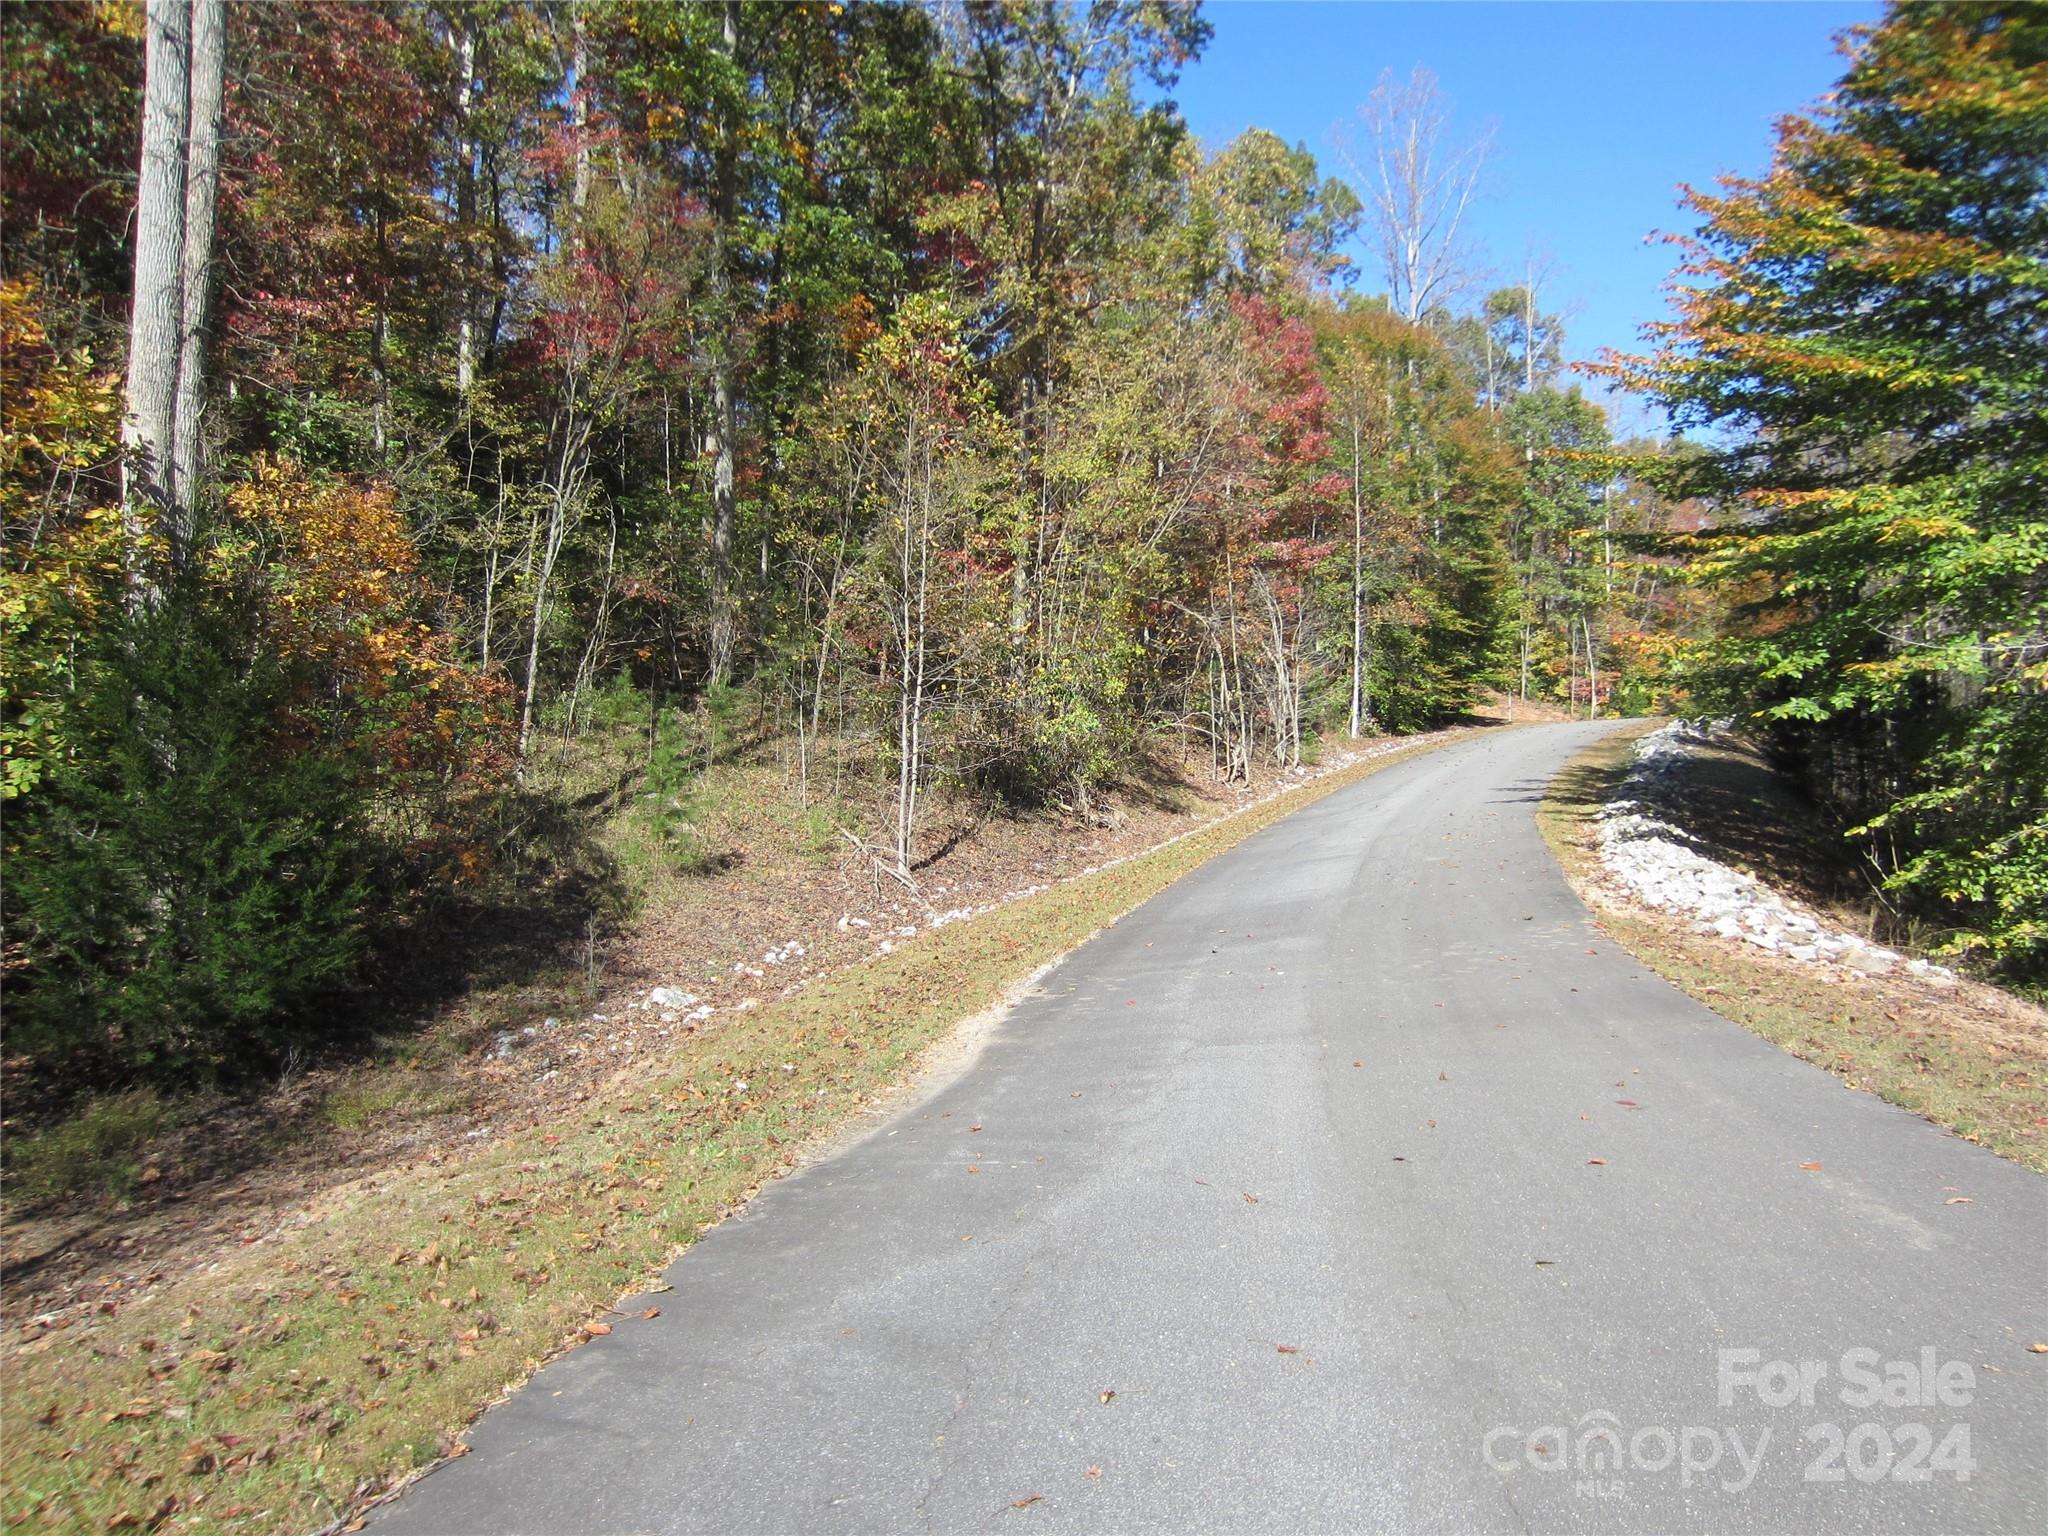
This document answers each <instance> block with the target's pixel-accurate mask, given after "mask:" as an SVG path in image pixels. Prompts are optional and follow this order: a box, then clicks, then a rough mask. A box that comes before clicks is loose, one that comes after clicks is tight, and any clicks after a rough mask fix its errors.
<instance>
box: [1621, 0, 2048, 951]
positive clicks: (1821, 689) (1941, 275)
mask: <svg viewBox="0 0 2048 1536" xmlns="http://www.w3.org/2000/svg"><path fill="white" fill-rule="evenodd" d="M2044 177H2048V20H2044V17H2043V15H2042V13H2041V12H2040V11H2039V9H2038V8H2034V7H2028V6H2010V5H1992V6H1962V5H1946V4H1944V5H1916V6H1910V7H1907V6H1899V7H1895V8H1894V9H1892V10H1891V11H1890V12H1889V13H1888V14H1887V15H1886V17H1885V19H1884V20H1883V22H1882V23H1881V24H1879V25H1878V26H1876V27H1875V28H1873V29H1870V30H1868V31H1867V32H1863V33H1860V34H1858V35H1856V36H1855V37H1854V38H1853V40H1852V44H1851V49H1850V66H1849V70H1848V74H1847V76H1846V77H1845V79H1844V81H1843V83H1842V86H1841V89H1840V90H1839V92H1838V93H1837V94H1836V96H1835V97H1834V98H1832V99H1831V100H1830V102H1829V104H1828V105H1826V106H1825V107H1823V108H1821V109H1819V110H1817V111H1815V112H1814V113H1812V114H1810V115H1808V116H1804V117H1795V118H1790V119H1788V120H1787V121H1786V122H1785V123H1784V124H1783V125H1782V127H1781V130H1780V139H1779V145H1778V151H1777V154H1776V157H1775V160H1774V163H1773V166H1772V169H1771V171H1770V173H1769V174H1768V175H1767V176H1765V177H1763V178H1760V179H1755V180H1749V179H1741V178H1730V179H1728V180H1726V181H1725V182H1724V183H1723V185H1722V189H1721V191H1720V192H1719V193H1718V194H1715V195H1702V194H1692V195H1691V196H1690V197H1689V203H1690V206H1691V207H1692V208H1693V209H1694V210H1695V211H1696V212H1698V213H1699V214H1700V215H1701V217H1702V219H1703V221H1704V222H1703V225H1702V227H1701V229H1700V231H1699V234H1698V235H1697V237H1696V238H1694V239H1692V240H1690V241H1688V242H1686V243H1687V245H1688V248H1689V254H1690V258H1691V261H1690V265H1689V268H1688V270H1689V271H1691V272H1693V273H1695V274H1697V275H1698V276H1699V277H1700V278H1701V279H1702V281H1701V283H1700V284H1699V286H1697V287H1692V288H1682V289H1678V290H1677V291H1676V297H1677V303H1678V308H1679V316H1680V317H1679V320H1678V321H1677V323H1676V324H1675V325H1674V326H1673V327H1671V328H1670V329H1669V330H1668V331H1667V332H1666V333H1665V335H1664V338H1663V339H1664V341H1665V346H1664V349H1663V350H1662V351H1660V352H1658V353H1657V354H1655V355H1654V356H1652V357H1648V358H1636V359H1625V358H1616V359H1610V360H1609V365H1608V371H1609V372H1610V373H1612V374H1614V375H1615V376H1618V377H1621V378H1623V379H1624V380H1626V381H1629V382H1632V383H1634V384H1636V385H1637V386H1639V387H1641V388H1644V389H1646V390H1647V391H1649V392H1650V393H1651V394H1652V395H1654V396H1656V397H1658V398H1660V399H1662V400H1663V401H1664V402H1665V403H1666V404H1667V405H1668V406H1669V407H1670V408H1671V410H1672V412H1673V414H1674V416H1675V417H1676V418H1677V419H1678V420H1680V421H1684V422H1688V423H1693V424H1697V425H1704V426H1713V427H1715V428H1717V429H1718V430H1719V431H1720V432H1722V433H1723V435H1724V441H1727V442H1728V446H1726V447H1724V448H1722V449H1721V450H1719V451H1717V452H1714V453H1712V454H1710V455H1706V456H1704V457H1702V458H1700V459H1698V460H1696V461H1693V462H1692V463H1690V464H1689V465H1687V466H1685V468H1687V469H1688V470H1689V471H1690V473H1689V474H1688V475H1686V476H1683V477H1681V483H1680V484H1679V486H1678V488H1679V489H1680V490H1681V492H1690V493H1693V494H1698V495H1705V496H1714V497H1717V498H1718V499H1719V501H1720V505H1721V508H1722V514H1721V518H1720V521H1719V526H1718V527H1717V528H1715V529H1713V530H1711V531H1709V532H1707V533H1705V534H1703V535H1701V536H1700V537H1699V539H1698V540H1697V542H1696V547H1697V550H1698V552H1699V553H1700V554H1701V556H1702V558H1701V559H1700V560H1699V563H1698V565H1697V567H1696V575H1697V576H1698V577H1699V578H1700V579H1702V580H1704V581H1705V582H1707V583H1709V584H1710V585H1711V586H1713V587H1714V588H1715V589H1717V590H1718V591H1720V592H1721V593H1722V594H1723V596H1724V597H1725V598H1726V599H1727V600H1728V601H1729V602H1730V603H1731V605H1732V610H1733V613H1734V616H1735V622H1734V623H1733V624H1731V626H1730V627H1729V629H1728V630H1727V632H1726V633H1725V634H1724V635H1723V636H1722V637H1721V638H1720V639H1719V640H1717V641H1716V642H1715V643H1714V644H1713V645H1712V646H1711V647H1710V648H1709V649H1708V650H1707V651H1706V652H1705V653H1704V654H1703V655H1702V657H1701V658H1700V664H1699V667H1698V669H1697V675H1698V677H1699V679H1700V681H1701V683H1702V686H1703V689H1704V690H1705V691H1706V693H1707V695H1708V697H1709V699H1710V701H1711V702H1712V703H1713V704H1714V705H1715V707H1726V708H1732V709H1736V710H1739V711H1741V712H1743V713H1746V714H1748V715H1750V716H1751V718H1753V719H1755V720H1758V721H1759V722H1763V723H1767V724H1769V725H1771V726H1773V727H1774V728H1776V729H1778V730H1779V731H1780V734H1781V735H1782V736H1783V737H1784V744H1785V745H1786V746H1787V747H1788V748H1790V749H1791V750H1793V751H1795V752H1796V753H1798V754H1799V755H1801V756H1802V757H1804V758H1805V760H1806V761H1807V762H1808V764H1809V766H1810V771H1811V773H1812V774H1813V776H1814V778H1815V780H1816V783H1817V787H1818V788H1820V789H1821V791H1822V792H1823V793H1824V794H1825V795H1827V796H1828V797H1830V798H1831V799H1833V800H1835V801H1836V802H1837V803H1840V804H1843V805H1846V806H1848V807H1849V808H1850V811H1851V814H1852V816H1854V817H1855V818H1856V819H1857V820H1859V821H1860V822H1861V825H1860V826H1859V827H1858V828H1857V831H1856V834H1855V835H1859V836H1861V837H1863V838H1865V839H1866V840H1867V846H1868V848H1869V851H1870V852H1871V854H1872V856H1873V857H1874V858H1877V859H1879V860H1880V861H1881V863H1882V864H1883V866H1884V868H1885V870H1886V878H1887V883H1888V884H1889V885H1890V886H1891V888H1892V889H1894V890H1896V891H1899V892H1900V893H1902V894H1904V895H1908V896H1917V897H1918V898H1919V899H1920V900H1921V901H1922V902H1923V903H1925V904H1928V905H1929V906H1930V908H1931V910H1933V911H1934V912H1936V913H1938V914H1940V915H1941V916H1942V917H1943V918H1944V919H1945V920H1946V921H1948V922H1950V923H1953V924H1954V925H1955V926H1956V929H1957V934H1956V938H1955V941H1954V943H1955V946H1956V947H1957V948H1961V949H1968V948H1971V947H1982V948H1984V949H1986V950H1988V951H1989V952H1991V953H1993V954H1995V955H1998V956H2000V957H2001V958H2004V959H2006V960H2008V961H2009V962H2010V963H2012V964H2014V965H2015V966H2021V967H2024V966H2029V965H2038V964H2040V963H2042V961H2043V960H2044V959H2048V943H2044V934H2043V929H2042V916H2043V912H2042V896H2043V891H2044V883H2043V873H2042V870H2043V865H2042V862H2041V861H2042V859H2043V858H2044V854H2043V853H2042V845H2043V842H2044V840H2048V693H2044V690H2043V686H2042V684H2043V681H2044V679H2043V676H2042V664H2043V661H2044V658H2048V581H2044V573H2048V518H2044V512H2043V507H2042V504H2041V491H2040V488H2041V486H2042V484H2043V483H2044V481H2048V423H2044V421H2043V418H2042V414H2041V412H2040V409H2039V405H2040V401H2041V399H2042V398H2043V392H2044V388H2048V343H2044V340H2043V337H2042V334H2041V329H2040V316H2041V315H2042V313H2044V312H2048V264H2044V262H2043V261H2042V259H2041V253H2042V252H2043V251H2044V250H2048V199H2044V198H2043V196H2042V187H2043V183H2044Z"/></svg>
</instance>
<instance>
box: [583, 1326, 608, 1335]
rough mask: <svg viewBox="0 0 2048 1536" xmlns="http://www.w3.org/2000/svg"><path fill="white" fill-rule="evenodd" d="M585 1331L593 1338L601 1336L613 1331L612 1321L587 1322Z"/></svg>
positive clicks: (584, 1327)
mask: <svg viewBox="0 0 2048 1536" xmlns="http://www.w3.org/2000/svg"><path fill="white" fill-rule="evenodd" d="M583 1331H584V1332H585V1333H587V1334H589V1335H590V1336H591V1337H592V1338H601V1337H603V1336H604V1335H605V1334H607V1333H610V1332H611V1331H612V1325H611V1324H610V1323H585V1324H584V1325H583Z"/></svg>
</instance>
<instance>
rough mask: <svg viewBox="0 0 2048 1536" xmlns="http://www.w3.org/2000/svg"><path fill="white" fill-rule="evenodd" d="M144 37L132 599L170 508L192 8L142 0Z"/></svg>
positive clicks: (131, 427)
mask: <svg viewBox="0 0 2048 1536" xmlns="http://www.w3.org/2000/svg"><path fill="white" fill-rule="evenodd" d="M146 25H147V31H146V33H145V36H144V42H143V86H142V166H141V174H140V179H139V181H138V183H137V187H136V198H135V285H134V294H133V302H132V305H131V307H130V310H129V317H128V382H127V390H126V397H125V400H124V402H123V403H124V405H125V412H124V416H123V419H122V423H121V447H122V449H123V453H124V457H123V461H122V473H121V527H122V533H123V535H124V543H125V559H126V562H127V567H128V583H129V590H130V593H131V600H132V601H134V602H135V603H137V604H138V605H146V604H148V603H150V602H151V601H153V600H154V592H155V588H154V584H153V579H152V577H151V576H150V574H149V571H148V560H147V556H146V550H145V544H146V540H147V539H148V537H149V535H150V533H151V532H152V531H153V528H154V526H155V525H156V524H157V523H159V522H163V521H168V520H169V519H170V517H171V509H172V508H174V507H175V506H176V505H177V496H178V489H177V479H176V476H177V465H176V460H175V458H174V455H173V452H172V449H173V444H174V442H175V433H176V408H177V406H176V402H177V391H178V351H179V331H180V324H181V316H182V312H183V309H184V272H183V261H184V247H185V139H186V128H187V125H188V121H189V108H190V90H189V84H188V81H189V74H190V64H191V26H192V13H191V10H190V8H189V6H187V5H186V4H184V3H182V0H149V7H148V13H147V18H146Z"/></svg>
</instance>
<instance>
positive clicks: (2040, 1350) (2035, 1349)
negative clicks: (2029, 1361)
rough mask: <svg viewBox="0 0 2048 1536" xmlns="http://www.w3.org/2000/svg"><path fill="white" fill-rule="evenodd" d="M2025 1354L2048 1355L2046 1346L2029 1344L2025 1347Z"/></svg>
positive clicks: (2047, 1346)
mask: <svg viewBox="0 0 2048 1536" xmlns="http://www.w3.org/2000/svg"><path fill="white" fill-rule="evenodd" d="M2027 1353H2028V1354H2030V1355H2048V1344H2029V1345H2028V1346H2027Z"/></svg>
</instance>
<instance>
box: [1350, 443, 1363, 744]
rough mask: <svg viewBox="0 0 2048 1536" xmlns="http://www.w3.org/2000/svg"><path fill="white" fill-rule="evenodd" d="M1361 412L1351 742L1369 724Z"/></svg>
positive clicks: (1354, 449) (1355, 480)
mask: <svg viewBox="0 0 2048 1536" xmlns="http://www.w3.org/2000/svg"><path fill="white" fill-rule="evenodd" d="M1360 449H1361V442H1360V432H1359V429H1358V412H1357V410H1356V408H1355V407H1354V408H1353V411H1352V414H1351V739H1352V740H1353V741H1356V740H1358V738H1359V735H1360V734H1361V731H1362V729H1363V726H1364V723H1365V718H1364V717H1365V494H1364V489H1363V487H1362V485H1361V484H1360V465H1359V462H1358V455H1359V452H1360Z"/></svg>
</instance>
